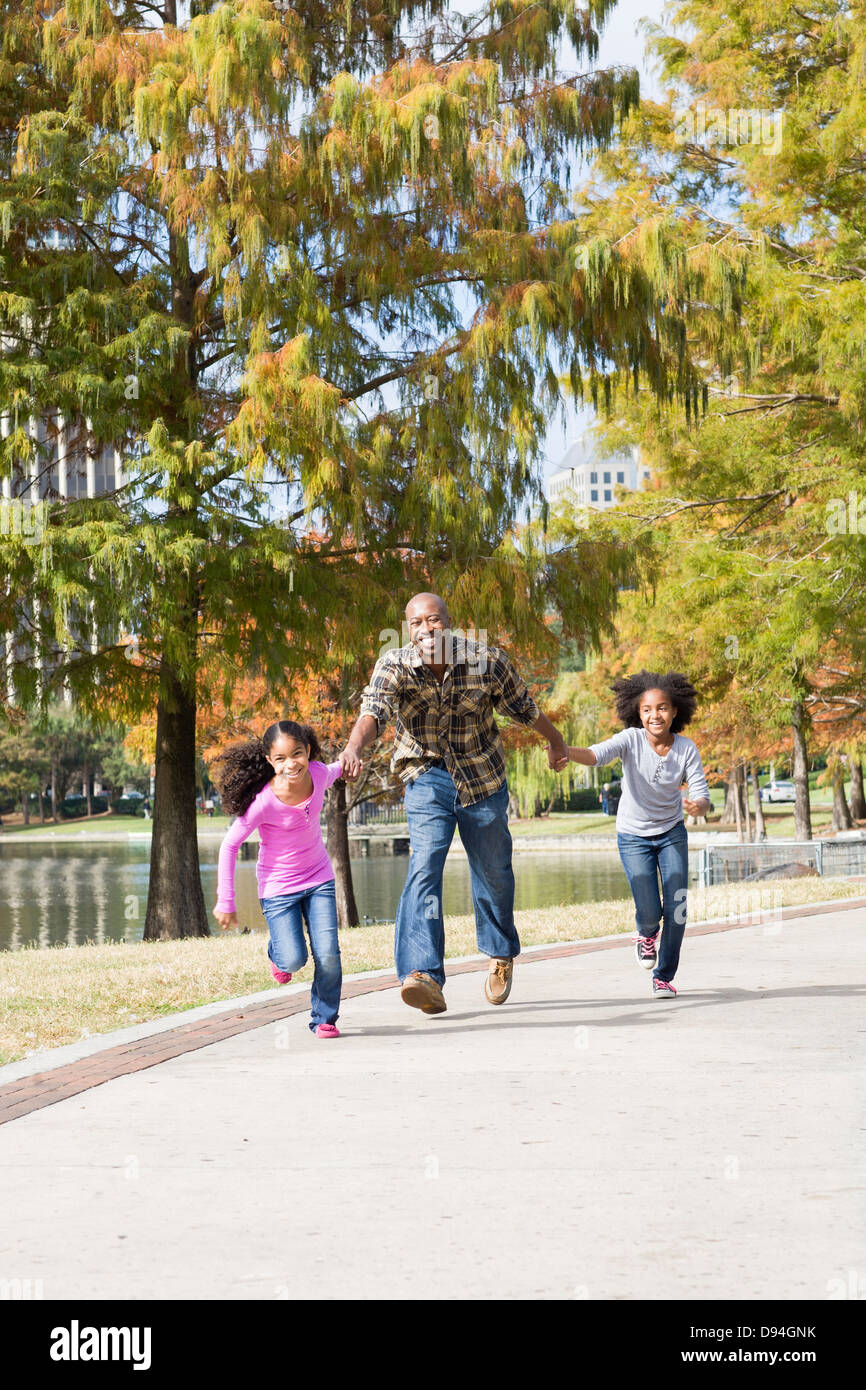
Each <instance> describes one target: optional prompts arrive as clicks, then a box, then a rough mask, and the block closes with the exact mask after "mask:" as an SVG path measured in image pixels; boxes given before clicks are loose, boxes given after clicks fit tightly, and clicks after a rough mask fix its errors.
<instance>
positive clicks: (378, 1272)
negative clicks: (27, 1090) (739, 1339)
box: [0, 907, 866, 1300]
mask: <svg viewBox="0 0 866 1390" xmlns="http://www.w3.org/2000/svg"><path fill="white" fill-rule="evenodd" d="M864 928H866V921H864V912H863V909H862V907H860V908H857V909H853V910H852V909H847V910H846V909H844V908H842V909H840V910H839V911H832V912H827V913H825V914H823V915H815V916H811V917H801V918H797V919H794V920H791V921H785V922H771V923H768V924H767V925H765V926H753V927H744V928H741V929H737V930H734V931H727V932H723V933H719V934H711V935H706V936H695V937H690V938H688V939H687V940H686V942H685V946H684V950H683V961H682V966H681V970H680V974H679V976H678V979H677V985H678V987H679V988H680V990H681V993H680V996H679V998H677V999H676V1000H664V1001H661V1000H659V1001H656V1000H654V999H653V998H652V997H651V994H650V985H649V976H648V974H646V973H645V972H643V971H641V970H640V969H639V968H638V966H637V964H636V963H635V960H634V957H633V955H632V953H631V952H630V951H627V950H601V951H598V952H596V953H590V954H584V955H580V956H574V957H569V958H565V959H559V960H549V959H548V960H543V959H538V960H532V959H531V957H529V956H527V957H525V958H524V962H522V963H521V962H519V963H518V965H517V967H516V971H515V986H514V990H513V992H512V997H511V1000H509V1002H508V1003H507V1004H506V1005H505V1006H504V1007H503V1008H500V1009H493V1008H491V1007H490V1006H489V1005H487V1004H486V1002H485V1001H484V998H483V994H482V983H483V978H484V977H483V975H480V974H462V975H458V976H456V977H454V978H452V979H451V980H449V982H448V985H447V987H446V997H447V999H448V1006H449V1011H448V1013H447V1014H444V1015H442V1016H441V1017H438V1018H427V1017H425V1016H423V1015H421V1014H418V1013H416V1012H415V1011H413V1010H410V1009H408V1008H406V1006H405V1005H403V1004H402V1003H401V1001H400V998H399V994H398V992H397V991H396V990H385V991H381V992H379V993H374V994H369V995H365V996H362V997H358V998H353V999H349V1000H346V1001H345V1002H344V1006H343V1013H342V1015H341V1019H340V1025H341V1028H342V1029H343V1037H342V1038H341V1039H339V1040H338V1041H335V1042H322V1041H319V1040H317V1039H314V1038H313V1037H312V1036H311V1034H310V1032H309V1030H308V1027H307V1021H308V1019H307V1015H306V1014H300V1015H297V1016H295V1017H291V1018H288V1019H284V1020H281V1021H279V1022H275V1023H269V1024H267V1025H266V1026H264V1027H260V1028H256V1029H253V1030H251V1031H248V1032H244V1033H240V1034H238V1035H236V1036H233V1037H230V1038H227V1039H225V1040H223V1041H219V1042H216V1043H213V1044H211V1045H209V1046H206V1047H201V1048H199V1049H198V1050H196V1051H193V1052H189V1053H187V1054H186V1055H183V1056H179V1057H175V1058H174V1059H172V1060H170V1061H166V1062H161V1063H160V1064H159V1065H157V1066H152V1067H150V1068H148V1069H146V1070H143V1071H140V1072H136V1073H134V1074H131V1075H127V1076H122V1077H120V1078H118V1079H117V1080H114V1081H110V1082H107V1083H106V1084H104V1085H100V1086H98V1087H96V1088H95V1089H93V1090H89V1091H85V1092H82V1093H81V1094H78V1095H75V1096H73V1097H71V1098H70V1099H67V1100H62V1101H60V1102H58V1103H57V1104H53V1105H50V1106H48V1107H47V1108H45V1109H42V1110H38V1111H35V1112H33V1113H32V1114H27V1115H24V1116H23V1117H21V1118H19V1119H16V1120H14V1121H13V1122H11V1123H8V1124H6V1125H4V1126H2V1128H0V1184H2V1194H3V1195H2V1213H3V1214H2V1232H3V1241H2V1245H3V1252H2V1256H0V1260H2V1264H0V1282H2V1281H4V1280H8V1281H15V1280H20V1281H22V1283H23V1282H24V1281H26V1280H30V1281H31V1287H32V1286H33V1281H36V1280H41V1291H42V1295H43V1297H44V1298H46V1299H52V1298H57V1299H71V1298H81V1297H84V1298H117V1297H125V1298H131V1299H137V1298H171V1299H177V1298H195V1299H200V1298H206V1299H227V1298H254V1299H267V1300H272V1299H274V1300H282V1299H289V1298H299V1297H310V1298H346V1297H350V1298H425V1299H429V1298H472V1299H493V1298H569V1299H571V1298H578V1299H580V1298H590V1299H593V1298H601V1299H632V1298H649V1297H651V1298H654V1299H656V1298H658V1299H661V1298H674V1299H677V1298H711V1297H720V1298H746V1299H778V1298H782V1299H789V1298H807V1299H817V1300H821V1299H826V1298H827V1297H828V1296H829V1295H831V1294H832V1293H833V1291H834V1290H838V1289H840V1288H850V1287H852V1283H851V1271H854V1272H855V1277H856V1279H859V1280H860V1281H861V1285H860V1286H861V1287H862V1288H863V1289H864V1291H866V1173H864V1168H866V1160H864V1153H866V1146H864V1130H866V1084H864V1061H866V1024H864V1017H863V1000H862V996H863V994H864V992H866V937H864ZM834 1281H836V1282H834ZM837 1296H838V1293H837ZM849 1296H850V1295H849Z"/></svg>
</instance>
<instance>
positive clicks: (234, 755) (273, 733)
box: [211, 719, 322, 816]
mask: <svg viewBox="0 0 866 1390" xmlns="http://www.w3.org/2000/svg"><path fill="white" fill-rule="evenodd" d="M281 734H287V735H288V736H289V737H290V738H295V739H297V740H298V742H299V743H302V744H303V745H304V747H305V748H306V750H307V756H308V757H309V758H310V759H314V758H320V757H321V756H322V750H321V748H320V746H319V740H318V739H317V738H316V735H315V733H314V732H313V730H312V729H311V728H310V726H309V724H297V723H295V721H294V719H280V720H278V721H277V723H276V724H271V725H269V726H268V728H267V729H265V732H264V733H263V734H262V736H261V738H260V739H252V740H250V741H248V742H247V743H233V744H232V745H231V746H230V747H229V748H226V750H225V751H224V752H223V753H218V754H217V756H216V757H215V758H214V759H213V763H212V765H211V767H212V776H213V781H214V785H215V787H216V789H217V791H218V792H219V794H220V796H221V798H222V803H223V806H224V807H225V809H226V810H227V811H228V813H229V815H232V816H242V815H243V813H244V811H246V810H247V809H248V808H249V807H250V806H251V805H252V803H253V801H255V799H256V797H257V796H258V794H259V792H260V791H261V789H262V787H266V786H267V784H268V782H270V780H271V778H272V777H273V775H274V769H273V768H272V766H271V764H270V763H269V762H268V758H267V755H268V753H270V751H271V748H272V747H273V746H274V744H275V742H276V741H277V739H278V738H279V737H280V735H281Z"/></svg>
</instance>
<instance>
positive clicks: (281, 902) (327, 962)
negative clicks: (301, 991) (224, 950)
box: [259, 878, 343, 1029]
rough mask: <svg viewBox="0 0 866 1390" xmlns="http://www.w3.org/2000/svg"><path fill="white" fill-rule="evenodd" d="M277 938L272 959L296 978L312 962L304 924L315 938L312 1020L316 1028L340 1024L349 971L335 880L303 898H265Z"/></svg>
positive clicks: (297, 895) (304, 891) (273, 935)
mask: <svg viewBox="0 0 866 1390" xmlns="http://www.w3.org/2000/svg"><path fill="white" fill-rule="evenodd" d="M259 902H260V903H261V905H262V912H263V913H264V914H265V921H266V922H267V924H268V930H269V931H270V934H271V939H270V941H269V942H268V955H269V956H270V958H271V960H272V961H273V963H274V965H275V966H276V967H277V969H278V970H287V971H289V972H290V973H291V974H292V975H294V974H295V973H296V972H297V971H298V970H303V968H304V966H305V965H306V963H307V942H306V938H305V937H304V923H305V922H306V924H307V930H308V931H309V933H310V945H311V946H312V948H313V960H314V961H315V965H316V968H315V972H314V974H313V985H312V989H311V990H310V1006H311V1011H312V1019H311V1022H310V1028H311V1029H315V1028H316V1027H318V1025H319V1024H320V1023H336V1021H337V1015H338V1014H339V1012H340V990H341V989H342V987H343V968H342V965H341V962H340V940H339V937H338V935H337V899H336V895H335V891H334V880H333V879H332V878H331V879H329V880H328V882H327V883H317V884H315V886H314V887H312V888H304V889H302V890H301V892H300V893H281V894H279V896H278V897H275V898H259Z"/></svg>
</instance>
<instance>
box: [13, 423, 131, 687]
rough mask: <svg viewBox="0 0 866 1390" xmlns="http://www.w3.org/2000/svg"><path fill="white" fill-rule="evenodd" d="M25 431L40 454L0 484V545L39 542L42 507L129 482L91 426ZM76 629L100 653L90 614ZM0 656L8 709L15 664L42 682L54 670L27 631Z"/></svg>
mask: <svg viewBox="0 0 866 1390" xmlns="http://www.w3.org/2000/svg"><path fill="white" fill-rule="evenodd" d="M26 428H27V433H28V434H29V436H30V439H31V440H32V441H33V442H34V443H35V444H36V445H37V448H36V450H35V451H34V455H33V458H32V459H31V461H30V463H29V465H28V466H27V467H26V468H25V467H23V466H19V467H17V468H16V469H14V471H13V473H12V475H11V476H8V475H7V476H6V477H4V478H3V479H2V483H0V539H2V535H3V534H4V533H7V532H14V531H15V530H16V529H17V530H19V531H20V532H21V533H22V534H25V535H30V534H33V535H34V539H38V532H37V530H36V527H35V523H34V515H35V514H36V513H38V511H39V504H43V503H47V502H51V501H59V500H66V499H73V498H82V497H99V496H104V495H105V494H107V493H111V492H114V491H115V489H117V488H120V487H123V485H124V482H125V481H126V479H125V474H124V469H123V459H122V456H121V454H120V453H119V451H118V450H117V449H116V448H115V447H114V446H113V445H110V444H103V443H101V442H100V441H98V440H97V439H95V438H94V435H93V432H92V427H91V424H90V421H89V420H76V421H68V420H65V419H64V418H63V416H62V415H54V416H47V417H43V418H38V417H36V416H32V417H30V419H29V420H28V421H27V426H26ZM12 430H13V421H12V418H11V417H10V416H9V415H8V414H3V415H0V438H2V439H4V440H5V439H8V438H9V436H10V435H11V433H12ZM34 509H35V511H34ZM38 519H39V518H38V516H37V520H38ZM23 602H24V604H25V609H26V605H27V602H29V601H28V600H26V599H24V600H23ZM88 607H89V606H88ZM77 626H78V627H79V628H80V640H81V645H83V646H84V647H88V646H89V647H90V650H91V651H96V650H98V635H97V633H96V632H95V630H92V618H91V616H90V613H89V611H88V612H86V613H85V612H83V613H82V614H81V615H80V618H79V623H78V624H77ZM0 654H2V655H0V660H2V678H3V679H4V683H5V689H6V699H7V701H8V702H9V703H10V704H14V701H15V680H14V667H15V664H16V662H20V661H27V662H29V663H33V664H34V665H36V666H37V668H38V670H39V674H40V679H45V677H46V676H47V675H48V672H49V670H50V668H51V666H52V661H51V657H50V656H49V654H48V653H44V652H41V651H39V650H38V644H37V647H36V649H34V644H33V640H32V639H31V638H28V637H26V636H25V628H24V626H22V630H20V631H19V632H8V631H7V632H5V633H3V634H2V636H0ZM64 699H65V700H66V702H67V703H69V700H70V696H69V692H68V690H65V689H64Z"/></svg>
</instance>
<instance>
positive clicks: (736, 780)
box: [731, 763, 743, 844]
mask: <svg viewBox="0 0 866 1390" xmlns="http://www.w3.org/2000/svg"><path fill="white" fill-rule="evenodd" d="M731 781H732V782H733V784H734V819H735V821H736V823H737V840H738V841H739V843H740V844H742V843H743V798H742V795H741V793H742V785H741V783H740V765H739V763H734V766H733V767H732V769H731Z"/></svg>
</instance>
